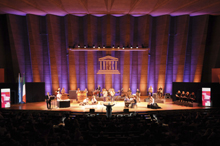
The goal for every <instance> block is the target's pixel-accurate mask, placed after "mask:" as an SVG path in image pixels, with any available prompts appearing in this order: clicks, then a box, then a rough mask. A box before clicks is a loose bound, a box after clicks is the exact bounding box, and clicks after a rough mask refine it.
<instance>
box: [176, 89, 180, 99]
mask: <svg viewBox="0 0 220 146" xmlns="http://www.w3.org/2000/svg"><path fill="white" fill-rule="evenodd" d="M180 98H181V92H180V90H178V91H177V93H176V99H177V100H180Z"/></svg>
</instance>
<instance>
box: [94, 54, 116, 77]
mask: <svg viewBox="0 0 220 146" xmlns="http://www.w3.org/2000/svg"><path fill="white" fill-rule="evenodd" d="M99 62H100V70H99V71H98V72H97V74H120V72H119V71H118V69H117V62H118V58H115V57H112V56H105V57H102V58H99Z"/></svg>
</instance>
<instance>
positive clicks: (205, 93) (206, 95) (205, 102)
mask: <svg viewBox="0 0 220 146" xmlns="http://www.w3.org/2000/svg"><path fill="white" fill-rule="evenodd" d="M202 106H211V88H202Z"/></svg>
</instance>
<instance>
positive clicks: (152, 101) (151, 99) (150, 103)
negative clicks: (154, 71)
mask: <svg viewBox="0 0 220 146" xmlns="http://www.w3.org/2000/svg"><path fill="white" fill-rule="evenodd" d="M153 104H154V98H153V96H150V100H149V103H148V105H153Z"/></svg>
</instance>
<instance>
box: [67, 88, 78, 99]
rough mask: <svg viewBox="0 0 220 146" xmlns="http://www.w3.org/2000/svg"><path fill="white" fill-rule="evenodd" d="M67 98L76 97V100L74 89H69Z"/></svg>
mask: <svg viewBox="0 0 220 146" xmlns="http://www.w3.org/2000/svg"><path fill="white" fill-rule="evenodd" d="M69 99H76V100H77V94H76V90H69Z"/></svg>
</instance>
